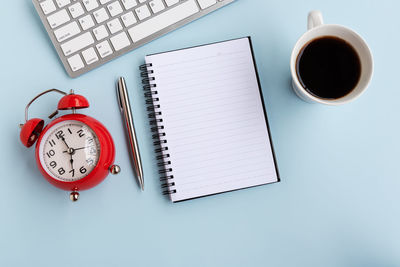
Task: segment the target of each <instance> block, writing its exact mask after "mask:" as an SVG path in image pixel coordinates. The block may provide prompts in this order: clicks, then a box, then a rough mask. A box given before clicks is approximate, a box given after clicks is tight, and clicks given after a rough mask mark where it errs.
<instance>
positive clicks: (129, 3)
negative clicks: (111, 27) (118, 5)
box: [122, 0, 137, 10]
mask: <svg viewBox="0 0 400 267" xmlns="http://www.w3.org/2000/svg"><path fill="white" fill-rule="evenodd" d="M122 4H123V5H124V7H125V9H126V10H128V9H131V8H132V7H135V6H137V2H136V0H122Z"/></svg>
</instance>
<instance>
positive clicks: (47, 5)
mask: <svg viewBox="0 0 400 267" xmlns="http://www.w3.org/2000/svg"><path fill="white" fill-rule="evenodd" d="M40 7H41V8H42V10H43V13H44V14H45V15H47V14H50V13H51V12H53V11H56V6H55V5H54V2H53V0H46V1H43V2H41V3H40Z"/></svg>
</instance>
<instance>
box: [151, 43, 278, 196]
mask: <svg viewBox="0 0 400 267" xmlns="http://www.w3.org/2000/svg"><path fill="white" fill-rule="evenodd" d="M146 63H151V64H152V68H151V69H152V70H153V71H154V74H153V76H154V77H155V80H154V81H153V83H154V84H156V85H157V87H156V90H157V93H158V94H157V97H158V98H159V102H158V104H159V105H160V108H159V110H160V111H161V112H162V115H161V116H160V118H162V120H163V122H162V125H163V126H164V130H163V132H165V133H166V136H165V137H163V139H166V140H167V142H168V143H167V144H166V145H167V146H168V154H169V155H170V158H169V160H170V161H171V165H170V167H171V168H172V170H173V171H172V175H173V176H174V180H173V182H174V183H175V185H174V186H172V187H171V189H174V190H176V193H175V194H172V195H171V199H172V201H180V200H185V199H190V198H195V197H200V196H205V195H210V194H216V193H220V192H225V191H231V190H236V189H241V188H246V187H251V186H257V185H261V184H267V183H272V182H276V181H277V180H278V175H277V173H276V168H275V163H274V158H273V153H272V149H271V144H270V139H269V134H268V129H267V124H266V119H265V115H264V110H263V105H262V101H261V97H260V92H259V86H258V82H257V76H256V70H255V68H254V62H253V57H252V52H251V48H250V40H249V39H248V38H242V39H237V40H232V41H227V42H222V43H216V44H211V45H206V46H200V47H194V48H189V49H184V50H178V51H173V52H168V53H163V54H156V55H151V56H147V57H146Z"/></svg>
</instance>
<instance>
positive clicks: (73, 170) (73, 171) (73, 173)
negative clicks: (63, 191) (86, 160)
mask: <svg viewBox="0 0 400 267" xmlns="http://www.w3.org/2000/svg"><path fill="white" fill-rule="evenodd" d="M71 172H72V177H74V175H75V169H72V170H70V171H69V173H71Z"/></svg>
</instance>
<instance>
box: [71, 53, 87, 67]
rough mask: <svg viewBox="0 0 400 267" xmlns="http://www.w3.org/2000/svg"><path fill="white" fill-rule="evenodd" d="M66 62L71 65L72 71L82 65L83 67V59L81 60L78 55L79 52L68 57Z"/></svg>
mask: <svg viewBox="0 0 400 267" xmlns="http://www.w3.org/2000/svg"><path fill="white" fill-rule="evenodd" d="M68 63H69V65H70V66H71V70H72V71H77V70H80V69H82V68H83V67H85V65H83V61H82V59H81V57H80V56H79V54H76V55H75V56H72V57H70V58H69V59H68Z"/></svg>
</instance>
